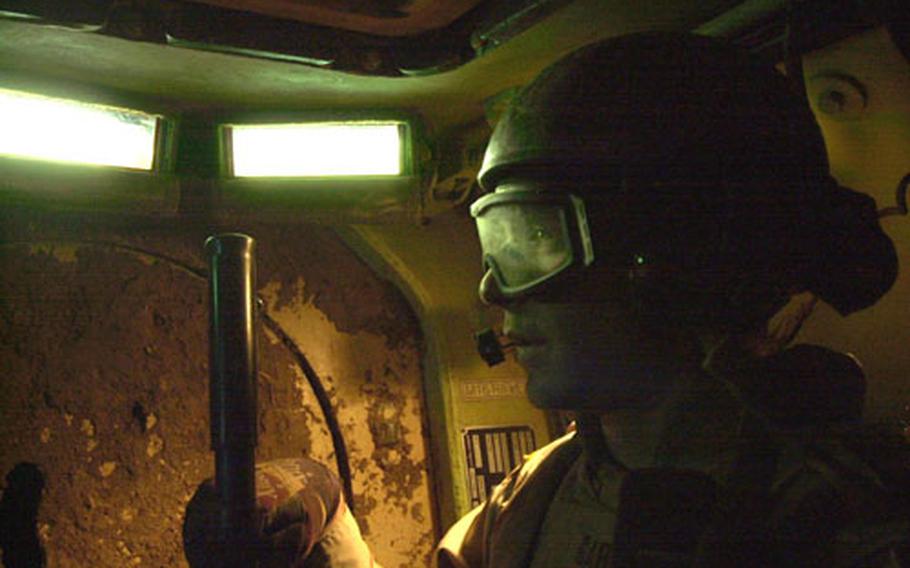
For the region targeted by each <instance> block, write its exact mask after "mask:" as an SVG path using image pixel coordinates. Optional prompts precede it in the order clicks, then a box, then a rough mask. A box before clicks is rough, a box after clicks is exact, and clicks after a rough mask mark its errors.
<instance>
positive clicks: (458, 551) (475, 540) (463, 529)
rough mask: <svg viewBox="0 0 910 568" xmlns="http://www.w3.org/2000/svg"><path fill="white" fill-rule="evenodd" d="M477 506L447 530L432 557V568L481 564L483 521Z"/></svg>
mask: <svg viewBox="0 0 910 568" xmlns="http://www.w3.org/2000/svg"><path fill="white" fill-rule="evenodd" d="M485 507H486V505H485V504H484V505H478V506H477V507H475V508H474V509H473V510H471V512H469V513H468V514H467V515H465V516H463V517H462V518H461V519H460V520H458V522H456V523H455V524H454V525H452V526H451V528H449V530H448V531H447V532H446V534H445V536H444V537H442V540H441V541H439V546H438V547H436V553H435V554H434V555H433V567H434V568H471V567H478V566H481V565H482V563H483V534H484V530H483V520H484V517H485V515H484V509H485Z"/></svg>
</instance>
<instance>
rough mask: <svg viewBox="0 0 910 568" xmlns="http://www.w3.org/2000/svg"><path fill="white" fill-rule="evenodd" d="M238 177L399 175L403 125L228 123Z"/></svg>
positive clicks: (380, 123) (385, 123) (400, 171)
mask: <svg viewBox="0 0 910 568" xmlns="http://www.w3.org/2000/svg"><path fill="white" fill-rule="evenodd" d="M229 129H230V130H229V131H230V135H231V148H232V150H233V155H232V158H233V165H234V171H233V173H234V175H235V176H238V177H323V176H394V175H400V174H401V173H402V155H403V152H402V143H403V142H402V136H401V131H402V124H401V123H398V122H353V123H351V122H348V123H343V122H334V123H333V122H320V123H308V124H275V125H242V126H241V125H234V126H231V127H229Z"/></svg>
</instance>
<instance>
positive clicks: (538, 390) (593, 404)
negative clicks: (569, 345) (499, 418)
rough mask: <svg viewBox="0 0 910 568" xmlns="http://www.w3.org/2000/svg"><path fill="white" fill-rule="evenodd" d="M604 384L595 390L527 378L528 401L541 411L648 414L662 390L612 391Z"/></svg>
mask: <svg viewBox="0 0 910 568" xmlns="http://www.w3.org/2000/svg"><path fill="white" fill-rule="evenodd" d="M604 387H606V385H604V384H599V385H597V386H595V387H593V388H592V387H591V386H589V385H584V384H578V383H575V384H570V383H568V382H565V381H564V380H563V381H560V380H559V379H558V378H557V379H556V380H547V378H545V377H540V376H535V375H534V374H533V373H531V374H530V377H529V378H528V386H527V394H528V400H530V401H531V404H533V405H534V406H535V407H537V408H540V409H541V410H565V411H572V412H591V413H597V414H606V413H610V412H618V411H628V410H631V411H638V410H640V411H647V410H649V409H651V408H653V407H654V406H655V405H656V404H658V403H659V401H660V399H661V395H662V394H663V390H662V389H655V388H648V386H644V385H639V386H638V387H637V388H636V387H631V388H630V386H629V385H622V386H621V387H619V388H615V389H611V388H609V387H607V388H604Z"/></svg>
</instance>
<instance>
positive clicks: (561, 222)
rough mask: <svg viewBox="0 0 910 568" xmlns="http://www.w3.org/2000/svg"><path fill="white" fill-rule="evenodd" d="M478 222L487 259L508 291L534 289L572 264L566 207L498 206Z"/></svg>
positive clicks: (507, 203) (479, 217)
mask: <svg viewBox="0 0 910 568" xmlns="http://www.w3.org/2000/svg"><path fill="white" fill-rule="evenodd" d="M476 222H477V232H478V235H479V237H480V244H481V247H482V248H483V254H484V259H486V262H487V264H489V265H490V267H491V268H492V269H493V271H494V273H495V274H496V276H497V278H498V279H499V280H500V284H501V285H503V286H505V287H506V288H507V289H512V290H518V289H521V288H524V287H528V286H531V285H533V284H535V283H537V282H540V281H542V280H544V279H546V278H548V277H550V276H552V275H553V274H556V273H557V272H560V271H561V270H563V269H564V268H566V267H567V266H569V265H570V264H572V259H573V253H572V241H571V237H570V236H569V227H568V224H567V219H566V211H565V207H564V206H562V205H559V204H554V203H533V202H505V203H498V204H494V205H491V206H489V207H487V208H485V209H484V210H483V212H482V213H481V214H479V215H477V216H476Z"/></svg>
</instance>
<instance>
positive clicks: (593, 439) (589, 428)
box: [575, 412, 629, 480]
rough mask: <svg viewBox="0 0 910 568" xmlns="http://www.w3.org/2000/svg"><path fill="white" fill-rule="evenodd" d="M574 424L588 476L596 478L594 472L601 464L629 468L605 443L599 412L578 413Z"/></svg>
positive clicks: (623, 469)
mask: <svg viewBox="0 0 910 568" xmlns="http://www.w3.org/2000/svg"><path fill="white" fill-rule="evenodd" d="M575 426H576V430H577V432H578V435H579V436H580V438H581V444H582V448H583V451H584V453H585V456H586V457H587V458H588V459H587V466H588V472H587V473H588V476H589V478H590V479H592V480H596V479H597V477H596V475H595V474H596V472H597V470H598V469H599V468H600V467H601V466H603V465H611V466H614V467H617V468H619V469H621V470H622V471H628V470H629V468H628V467H626V466H625V464H623V463H622V462H620V461H619V460H618V459H616V456H614V455H613V452H611V451H610V447H609V446H608V445H607V437H606V435H604V430H603V423H602V422H601V417H600V414H596V413H593V412H582V413H579V414H578V415H577V416H576V418H575Z"/></svg>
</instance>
